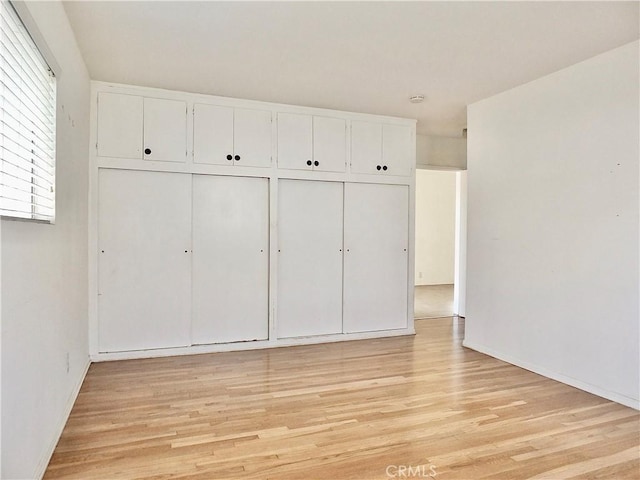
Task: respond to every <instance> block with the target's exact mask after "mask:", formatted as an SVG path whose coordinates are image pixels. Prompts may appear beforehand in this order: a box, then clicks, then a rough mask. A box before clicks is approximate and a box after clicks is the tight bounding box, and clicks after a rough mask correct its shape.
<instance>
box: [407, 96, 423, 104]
mask: <svg viewBox="0 0 640 480" xmlns="http://www.w3.org/2000/svg"><path fill="white" fill-rule="evenodd" d="M409 101H410V102H411V103H422V102H424V95H411V96H410V97H409Z"/></svg>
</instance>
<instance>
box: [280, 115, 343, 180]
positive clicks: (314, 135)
mask: <svg viewBox="0 0 640 480" xmlns="http://www.w3.org/2000/svg"><path fill="white" fill-rule="evenodd" d="M278 167H279V168H287V169H295V170H317V171H323V172H344V171H345V170H346V121H345V120H344V119H341V118H331V117H321V116H314V115H304V114H297V113H278Z"/></svg>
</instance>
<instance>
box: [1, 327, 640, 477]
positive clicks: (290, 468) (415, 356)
mask: <svg viewBox="0 0 640 480" xmlns="http://www.w3.org/2000/svg"><path fill="white" fill-rule="evenodd" d="M416 326H417V331H418V334H417V335H416V336H415V337H396V338H389V339H377V340H364V341H357V342H344V343H334V344H326V345H314V346H305V347H293V348H280V349H272V350H261V351H248V352H233V353H221V354H211V355H197V356H188V357H177V358H176V357H174V358H164V359H152V360H134V361H123V362H111V363H100V364H94V365H92V366H91V368H90V370H89V373H88V375H87V378H86V380H85V382H84V385H83V386H82V390H81V392H80V395H79V397H78V400H77V402H76V405H75V406H74V408H73V411H72V413H71V417H70V418H69V422H68V424H67V426H66V428H65V430H64V433H63V435H62V438H61V439H60V442H59V444H58V446H57V448H56V450H55V453H54V455H53V458H52V460H51V463H50V465H49V468H48V470H47V472H46V475H45V478H46V479H54V478H77V479H83V480H90V479H101V480H106V479H109V480H111V479H127V480H130V479H142V478H144V479H152V478H153V479H169V478H171V479H192V480H195V479H201V480H215V479H234V478H238V479H266V478H272V479H279V480H280V479H293V478H295V479H330V480H338V479H388V478H417V477H420V476H421V477H422V478H428V475H430V474H433V473H434V472H435V474H436V477H435V478H437V479H440V478H442V479H481V478H495V479H520V478H549V479H565V478H580V479H590V478H594V479H595V478H612V479H613V478H615V479H623V478H628V479H638V478H640V461H639V445H640V439H639V427H640V424H639V422H640V414H639V413H638V412H637V411H634V410H632V409H630V408H627V407H623V406H621V405H618V404H615V403H612V402H609V401H607V400H603V399H602V398H599V397H596V396H594V395H590V394H588V393H585V392H582V391H580V390H576V389H574V388H572V387H568V386H566V385H563V384H561V383H558V382H555V381H552V380H548V379H545V378H543V377H541V376H539V375H535V374H533V373H530V372H528V371H526V370H522V369H519V368H517V367H514V366H511V365H508V364H506V363H504V362H501V361H498V360H495V359H492V358H491V357H487V356H485V355H482V354H479V353H477V352H474V351H471V350H467V349H464V348H462V347H461V338H462V333H463V323H462V321H460V323H456V322H455V321H452V320H451V319H440V320H428V321H418V322H416ZM3 440H5V441H10V439H3ZM402 467H404V468H405V470H401V468H402ZM409 467H412V468H413V470H407V469H408V468H409ZM432 467H433V468H432ZM399 472H404V474H405V476H404V477H402V476H400V475H399ZM407 472H413V475H412V476H411V477H408V476H407ZM416 472H419V474H420V475H416ZM394 475H395V476H394Z"/></svg>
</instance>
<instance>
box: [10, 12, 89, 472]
mask: <svg viewBox="0 0 640 480" xmlns="http://www.w3.org/2000/svg"><path fill="white" fill-rule="evenodd" d="M25 6H26V11H28V12H29V13H30V15H31V17H32V20H33V21H34V22H35V23H36V24H37V26H38V28H39V30H40V33H41V34H42V37H43V38H44V39H45V40H46V42H47V43H48V47H49V49H50V51H51V53H52V54H53V55H54V57H55V60H56V63H57V64H58V65H59V67H60V71H58V72H56V73H57V76H58V102H57V103H58V105H57V118H58V121H57V135H56V142H57V165H56V174H57V181H56V202H57V213H56V224H55V225H45V224H38V223H29V222H22V221H4V220H3V221H2V236H1V243H0V244H1V253H2V272H1V275H2V280H3V282H2V290H1V298H2V423H1V427H2V437H3V439H4V442H2V475H1V476H2V478H3V479H20V478H29V479H31V478H37V477H39V476H40V475H41V474H42V473H43V471H44V468H45V467H46V464H47V462H48V460H49V456H50V454H51V452H52V451H53V448H54V447H55V444H56V442H57V439H58V436H59V434H60V432H61V430H62V428H63V426H64V423H65V421H66V417H67V415H68V412H69V410H70V408H71V406H72V403H73V401H74V399H75V396H76V392H77V388H78V387H79V385H80V383H81V381H82V379H83V377H84V374H85V371H86V368H87V366H88V359H89V355H88V335H87V324H88V322H87V277H88V274H87V200H88V195H87V189H88V159H89V151H88V147H89V76H88V73H87V70H86V68H85V65H84V63H83V61H82V58H81V56H80V53H79V51H78V48H77V46H76V43H75V38H74V36H73V33H72V31H71V29H70V27H69V24H68V21H67V17H66V15H65V12H64V10H63V7H62V4H61V3H59V2H29V3H27V4H22V5H20V6H19V7H20V12H23V11H25ZM67 355H68V356H69V371H68V372H67Z"/></svg>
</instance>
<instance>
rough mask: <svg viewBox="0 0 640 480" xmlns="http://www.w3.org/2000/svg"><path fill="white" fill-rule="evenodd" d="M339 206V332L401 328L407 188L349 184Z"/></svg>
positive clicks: (404, 309) (404, 298)
mask: <svg viewBox="0 0 640 480" xmlns="http://www.w3.org/2000/svg"><path fill="white" fill-rule="evenodd" d="M344 202H345V213H344V225H345V230H344V246H345V259H344V329H345V332H349V333H350V332H366V331H374V330H391V329H399V328H406V327H407V288H408V287H407V285H408V284H407V267H408V265H407V259H408V254H407V249H408V244H409V238H408V227H409V188H408V187H407V186H405V185H375V184H365V183H358V184H355V183H349V184H346V185H345V200H344Z"/></svg>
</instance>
